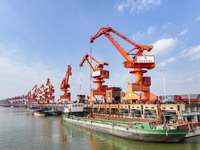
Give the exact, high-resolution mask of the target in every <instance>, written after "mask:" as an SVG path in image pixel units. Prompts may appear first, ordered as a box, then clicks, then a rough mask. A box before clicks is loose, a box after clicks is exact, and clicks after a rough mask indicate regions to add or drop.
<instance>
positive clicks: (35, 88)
mask: <svg viewBox="0 0 200 150" xmlns="http://www.w3.org/2000/svg"><path fill="white" fill-rule="evenodd" d="M32 90H34V93H36V96H37V97H38V98H39V99H37V102H38V103H43V102H44V98H43V91H42V90H41V89H40V88H39V87H38V86H37V85H35V86H34V87H33V88H32Z"/></svg>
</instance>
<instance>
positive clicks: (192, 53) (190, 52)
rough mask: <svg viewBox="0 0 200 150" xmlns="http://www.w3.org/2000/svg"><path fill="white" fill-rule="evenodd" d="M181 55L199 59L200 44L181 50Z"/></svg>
mask: <svg viewBox="0 0 200 150" xmlns="http://www.w3.org/2000/svg"><path fill="white" fill-rule="evenodd" d="M181 57H190V58H191V59H192V60H197V59H200V45H198V46H195V47H191V48H188V49H185V50H183V51H182V52H181Z"/></svg>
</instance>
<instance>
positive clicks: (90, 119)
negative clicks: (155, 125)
mask: <svg viewBox="0 0 200 150" xmlns="http://www.w3.org/2000/svg"><path fill="white" fill-rule="evenodd" d="M69 117H70V118H71V119H74V120H83V121H88V122H95V123H101V124H108V125H115V126H123V127H137V126H139V125H141V123H139V122H122V121H114V120H103V119H94V118H84V117H78V116H73V115H69Z"/></svg>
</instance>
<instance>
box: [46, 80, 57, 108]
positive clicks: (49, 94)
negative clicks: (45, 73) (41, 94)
mask: <svg viewBox="0 0 200 150" xmlns="http://www.w3.org/2000/svg"><path fill="white" fill-rule="evenodd" d="M46 85H47V88H46V94H45V95H46V99H45V100H46V101H45V104H48V103H49V101H52V103H54V96H53V94H54V92H55V90H54V86H53V85H52V84H51V81H50V79H49V78H48V79H47V83H46Z"/></svg>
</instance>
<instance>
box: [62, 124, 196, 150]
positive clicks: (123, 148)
mask: <svg viewBox="0 0 200 150" xmlns="http://www.w3.org/2000/svg"><path fill="white" fill-rule="evenodd" d="M64 127H66V128H68V130H70V131H72V132H81V133H82V134H85V135H87V137H86V138H87V139H88V148H89V149H95V150H103V149H104V150H105V149H106V150H161V149H162V150H170V149H181V150H198V149H199V150H200V147H199V146H200V145H199V144H200V136H198V137H194V138H189V139H184V140H182V141H181V142H179V143H151V142H142V141H133V140H127V139H123V138H120V137H116V136H112V135H109V134H105V133H101V132H97V131H93V130H90V129H85V128H82V127H78V126H75V125H71V124H67V123H65V125H64ZM74 138H75V137H74Z"/></svg>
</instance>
